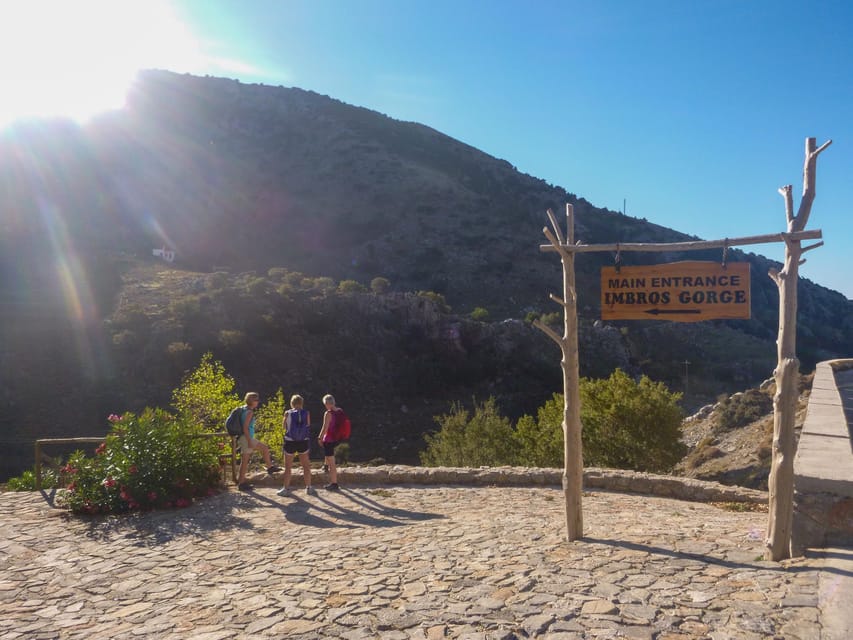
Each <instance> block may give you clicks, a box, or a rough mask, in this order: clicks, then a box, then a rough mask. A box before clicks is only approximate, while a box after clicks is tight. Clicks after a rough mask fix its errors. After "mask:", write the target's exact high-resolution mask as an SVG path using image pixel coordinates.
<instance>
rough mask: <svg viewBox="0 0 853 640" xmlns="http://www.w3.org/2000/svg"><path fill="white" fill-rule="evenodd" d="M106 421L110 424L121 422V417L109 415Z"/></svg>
mask: <svg viewBox="0 0 853 640" xmlns="http://www.w3.org/2000/svg"><path fill="white" fill-rule="evenodd" d="M107 420H109V421H110V422H121V416H117V415H116V414H114V413H111V414H110V415H109V417H108V418H107Z"/></svg>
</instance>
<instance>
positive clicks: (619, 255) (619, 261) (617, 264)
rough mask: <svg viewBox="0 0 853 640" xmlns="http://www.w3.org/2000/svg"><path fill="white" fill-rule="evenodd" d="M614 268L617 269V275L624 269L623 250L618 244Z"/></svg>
mask: <svg viewBox="0 0 853 640" xmlns="http://www.w3.org/2000/svg"><path fill="white" fill-rule="evenodd" d="M613 263H614V266H615V267H616V273H619V271H620V270H621V268H622V249H620V248H619V243H618V242H617V243H616V257H615V258H614V259H613Z"/></svg>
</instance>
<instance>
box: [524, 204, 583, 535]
mask: <svg viewBox="0 0 853 640" xmlns="http://www.w3.org/2000/svg"><path fill="white" fill-rule="evenodd" d="M548 218H549V219H550V220H551V226H552V227H553V232H552V231H551V230H549V229H548V228H547V227H545V228H544V229H543V232H544V233H545V237H547V238H548V240H549V241H550V242H551V245H552V246H553V247H555V248H556V250H557V251H559V253H560V257H561V259H562V261H563V297H562V299H560V298H558V297H556V296H554V295H551V299H552V300H554V301H555V302H557V303H558V304H560V305H561V306H562V307H563V311H564V314H563V335H562V337H561V336H558V335H557V334H556V332H555V331H554V330H553V329H551V328H550V327H548V326H547V325H545V324H543V323H542V322H540V321H539V320H537V321H536V322H534V325H536V326H537V327H539V329H541V330H542V331H544V332H545V334H547V335H548V336H549V337H550V338H551V339H552V340H554V342H556V343H557V345H559V347H560V350H561V351H562V353H563V358H562V360H561V361H560V365H561V367H562V369H563V398H564V400H563V494H564V496H565V501H566V538H567V539H568V540H569V541H572V540H577V539H579V538H582V537H583V507H582V504H581V496H582V493H583V451H582V445H581V420H580V389H579V378H580V375H579V365H578V312H577V295H576V290H575V255H574V253H572V252H569V251H567V250H566V245H568V246H571V245H573V244H574V243H575V218H574V207H573V206H572V205H570V204H567V205H566V223H567V224H566V237H565V241H564V238H563V234H562V232H561V230H560V225H559V224H558V222H557V219H556V218H555V217H554V214H553V213H552V212H551V211H548Z"/></svg>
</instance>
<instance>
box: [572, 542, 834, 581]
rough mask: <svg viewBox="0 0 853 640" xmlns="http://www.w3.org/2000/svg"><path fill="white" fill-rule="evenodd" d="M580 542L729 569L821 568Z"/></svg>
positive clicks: (634, 545)
mask: <svg viewBox="0 0 853 640" xmlns="http://www.w3.org/2000/svg"><path fill="white" fill-rule="evenodd" d="M580 541H582V542H588V543H590V544H602V545H606V546H609V547H619V548H620V549H630V550H631V551H639V552H642V553H648V554H651V555H656V556H666V557H669V558H676V559H678V560H692V561H694V562H701V563H703V564H712V565H715V566H719V567H726V568H729V569H762V570H764V571H784V572H786V573H802V572H805V571H818V570H820V569H821V567H818V566H813V565H812V566H795V567H786V566H782V565H779V564H776V563H768V562H766V561H761V560H756V561H754V562H738V561H735V560H726V559H725V558H718V557H715V556H711V555H707V554H702V553H690V552H686V551H676V550H675V549H666V548H664V547H656V546H653V545H648V544H641V543H638V542H628V541H625V540H609V539H607V538H594V537H591V536H584V537H583V538H581V540H580ZM807 557H808V556H807Z"/></svg>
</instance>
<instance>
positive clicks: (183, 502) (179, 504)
mask: <svg viewBox="0 0 853 640" xmlns="http://www.w3.org/2000/svg"><path fill="white" fill-rule="evenodd" d="M175 506H176V507H178V508H181V509H183V508H184V507H188V506H190V501H189V500H187V499H186V498H178V499H177V500H175Z"/></svg>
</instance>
